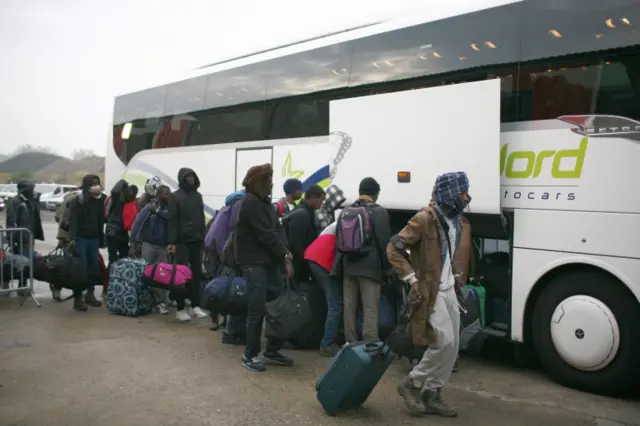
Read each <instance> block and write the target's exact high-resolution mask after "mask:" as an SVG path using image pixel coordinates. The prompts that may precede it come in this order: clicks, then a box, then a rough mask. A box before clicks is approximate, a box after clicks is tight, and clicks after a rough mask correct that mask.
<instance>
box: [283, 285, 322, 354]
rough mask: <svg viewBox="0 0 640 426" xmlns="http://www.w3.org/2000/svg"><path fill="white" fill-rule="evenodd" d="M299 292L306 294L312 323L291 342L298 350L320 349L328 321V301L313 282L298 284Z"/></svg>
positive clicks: (294, 335) (303, 328) (294, 336)
mask: <svg viewBox="0 0 640 426" xmlns="http://www.w3.org/2000/svg"><path fill="white" fill-rule="evenodd" d="M298 291H299V292H300V293H306V295H307V296H308V297H309V307H310V308H311V315H312V318H311V321H309V323H308V324H307V325H306V326H305V327H302V328H301V329H300V330H298V331H297V332H296V333H294V334H293V335H292V336H291V337H290V339H289V342H290V343H291V344H292V345H293V346H295V347H296V348H297V349H318V348H319V347H320V342H321V341H322V338H323V337H324V324H325V322H326V320H327V299H326V298H325V296H324V292H323V291H322V289H321V288H320V286H319V285H317V284H316V283H315V282H313V281H306V282H301V283H300V284H298Z"/></svg>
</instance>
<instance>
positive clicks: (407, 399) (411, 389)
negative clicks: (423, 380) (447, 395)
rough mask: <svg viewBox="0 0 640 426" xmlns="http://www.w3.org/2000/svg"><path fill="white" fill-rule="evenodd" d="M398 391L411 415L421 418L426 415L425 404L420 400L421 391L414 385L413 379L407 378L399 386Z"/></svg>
mask: <svg viewBox="0 0 640 426" xmlns="http://www.w3.org/2000/svg"><path fill="white" fill-rule="evenodd" d="M397 390H398V393H399V394H400V396H401V397H402V398H403V399H404V403H405V405H406V406H407V409H408V410H409V413H410V414H411V415H413V416H421V415H423V414H425V413H426V409H425V407H424V402H422V399H421V398H420V396H421V395H420V389H419V388H417V387H415V386H414V385H413V380H412V379H411V377H409V376H405V378H404V379H402V381H401V382H400V383H399V384H398V386H397Z"/></svg>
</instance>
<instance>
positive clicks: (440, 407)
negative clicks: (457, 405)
mask: <svg viewBox="0 0 640 426" xmlns="http://www.w3.org/2000/svg"><path fill="white" fill-rule="evenodd" d="M441 391H442V389H438V390H428V391H424V392H423V393H422V402H423V404H424V408H425V414H435V415H436V416H442V417H457V416H458V412H457V411H456V410H454V409H453V408H451V407H449V405H447V403H446V402H444V401H443V400H442V397H441Z"/></svg>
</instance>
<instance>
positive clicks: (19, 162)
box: [0, 152, 63, 175]
mask: <svg viewBox="0 0 640 426" xmlns="http://www.w3.org/2000/svg"><path fill="white" fill-rule="evenodd" d="M62 158H63V157H61V156H59V155H55V154H49V153H45V152H23V153H22V154H18V155H16V156H14V157H11V158H9V159H8V160H5V161H3V162H2V163H0V173H6V174H9V175H11V174H14V173H16V174H17V173H21V174H24V175H27V174H28V175H33V174H35V173H37V172H38V171H40V170H42V169H44V168H45V167H47V166H49V165H51V164H53V163H55V162H56V161H58V160H60V159H62Z"/></svg>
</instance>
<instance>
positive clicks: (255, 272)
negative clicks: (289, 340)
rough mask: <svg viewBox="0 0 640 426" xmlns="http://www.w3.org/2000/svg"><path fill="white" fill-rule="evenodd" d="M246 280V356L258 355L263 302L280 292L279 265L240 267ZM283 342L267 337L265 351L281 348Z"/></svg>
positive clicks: (273, 297)
mask: <svg viewBox="0 0 640 426" xmlns="http://www.w3.org/2000/svg"><path fill="white" fill-rule="evenodd" d="M242 275H243V276H244V279H245V280H247V291H248V294H247V296H248V298H249V315H248V316H247V337H246V345H245V348H244V355H245V357H247V358H253V357H256V356H258V354H259V353H260V349H261V344H260V341H261V339H262V323H263V322H264V315H265V313H266V311H265V303H266V302H269V301H271V300H275V299H276V298H277V297H278V296H279V295H280V293H282V287H283V286H282V279H281V275H280V270H279V267H278V266H276V265H274V266H250V267H243V268H242ZM283 344H284V342H283V341H281V340H279V339H267V346H266V348H265V352H275V351H279V350H280V349H282V346H283Z"/></svg>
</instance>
